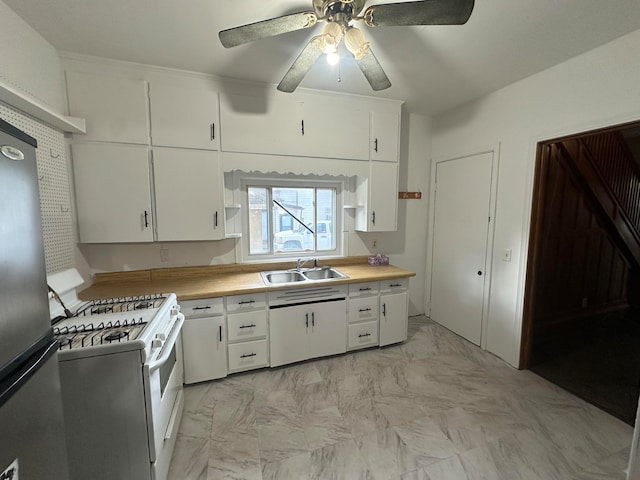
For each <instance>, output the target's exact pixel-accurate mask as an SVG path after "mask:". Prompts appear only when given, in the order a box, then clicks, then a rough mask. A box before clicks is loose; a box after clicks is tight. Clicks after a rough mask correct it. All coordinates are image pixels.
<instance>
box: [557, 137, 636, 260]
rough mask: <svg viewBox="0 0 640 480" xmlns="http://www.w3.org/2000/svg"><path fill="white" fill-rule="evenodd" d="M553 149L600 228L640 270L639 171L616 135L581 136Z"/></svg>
mask: <svg viewBox="0 0 640 480" xmlns="http://www.w3.org/2000/svg"><path fill="white" fill-rule="evenodd" d="M554 146H555V147H556V148H558V150H559V153H560V155H559V157H560V159H561V161H562V162H563V163H564V164H565V166H566V167H567V168H568V169H569V170H571V171H572V173H573V174H574V176H575V178H576V179H577V180H578V181H579V183H580V184H581V185H582V187H583V192H584V194H585V196H586V197H587V198H589V199H590V200H591V203H592V206H593V207H594V209H596V210H597V211H599V212H600V213H601V216H600V219H601V221H602V222H603V226H604V227H605V228H606V229H607V230H608V231H609V232H610V233H611V234H612V237H613V238H614V239H615V241H616V243H617V245H618V247H619V248H620V249H621V251H622V252H623V253H624V254H625V256H626V257H627V260H628V261H629V262H630V264H632V266H633V267H634V269H638V268H640V167H638V163H637V162H636V160H635V159H634V157H633V155H632V154H631V152H630V151H629V149H628V147H627V145H626V144H625V142H624V139H623V138H622V136H621V135H620V133H618V132H605V133H598V134H594V135H588V136H582V137H578V138H572V139H569V140H564V141H560V142H558V143H556V144H555V145H554Z"/></svg>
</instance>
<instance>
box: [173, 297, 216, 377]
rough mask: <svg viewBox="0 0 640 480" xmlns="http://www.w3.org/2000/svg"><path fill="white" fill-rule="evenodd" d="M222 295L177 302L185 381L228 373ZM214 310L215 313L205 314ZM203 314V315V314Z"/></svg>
mask: <svg viewBox="0 0 640 480" xmlns="http://www.w3.org/2000/svg"><path fill="white" fill-rule="evenodd" d="M222 302H223V300H222V298H214V299H202V300H190V301H186V302H180V306H181V309H182V311H183V312H184V314H185V322H184V326H183V327H182V355H183V358H184V383H196V382H204V381H206V380H214V379H216V378H222V377H226V376H227V342H226V332H225V325H224V324H225V318H224V315H223V314H222V312H223V308H222ZM209 313H211V314H217V315H208V314H209ZM203 315H204V316H203Z"/></svg>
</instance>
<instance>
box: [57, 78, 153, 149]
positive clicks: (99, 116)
mask: <svg viewBox="0 0 640 480" xmlns="http://www.w3.org/2000/svg"><path fill="white" fill-rule="evenodd" d="M67 92H68V96H69V112H70V114H71V115H73V116H76V117H83V118H85V119H86V121H87V133H86V135H83V136H82V137H80V138H82V140H83V141H100V142H118V143H136V144H141V145H146V144H148V142H149V121H148V118H149V116H148V113H147V112H148V106H147V84H146V82H145V81H144V80H137V79H130V78H120V77H112V76H106V75H97V74H90V73H81V72H73V71H67Z"/></svg>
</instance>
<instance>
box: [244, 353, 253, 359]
mask: <svg viewBox="0 0 640 480" xmlns="http://www.w3.org/2000/svg"><path fill="white" fill-rule="evenodd" d="M255 356H256V354H255V353H245V354H243V355H240V358H247V357H255Z"/></svg>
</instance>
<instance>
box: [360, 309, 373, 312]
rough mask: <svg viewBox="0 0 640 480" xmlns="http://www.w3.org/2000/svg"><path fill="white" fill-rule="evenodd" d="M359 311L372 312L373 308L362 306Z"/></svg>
mask: <svg viewBox="0 0 640 480" xmlns="http://www.w3.org/2000/svg"><path fill="white" fill-rule="evenodd" d="M358 311H359V312H370V311H371V309H370V308H361V309H360V310H358Z"/></svg>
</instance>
